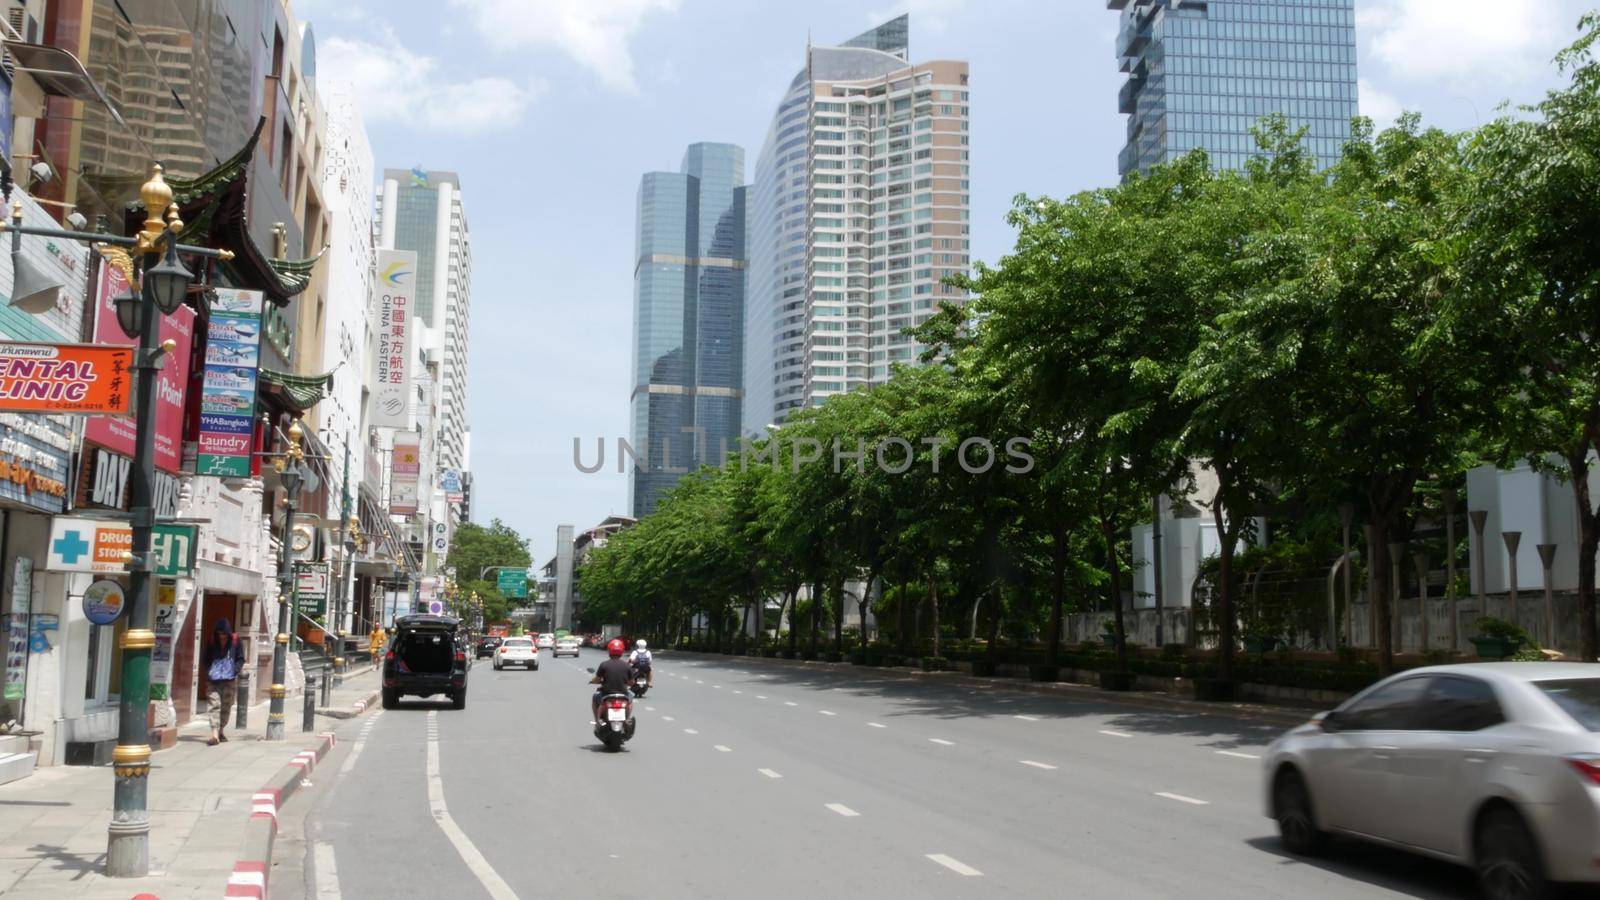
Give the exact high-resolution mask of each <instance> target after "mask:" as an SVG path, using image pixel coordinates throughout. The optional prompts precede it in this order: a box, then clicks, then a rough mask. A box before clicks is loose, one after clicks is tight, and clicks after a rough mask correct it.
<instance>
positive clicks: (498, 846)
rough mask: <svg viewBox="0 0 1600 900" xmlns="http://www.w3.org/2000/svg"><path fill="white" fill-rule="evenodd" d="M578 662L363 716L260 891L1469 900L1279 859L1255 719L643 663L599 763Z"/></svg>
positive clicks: (1435, 878)
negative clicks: (645, 675) (644, 690)
mask: <svg viewBox="0 0 1600 900" xmlns="http://www.w3.org/2000/svg"><path fill="white" fill-rule="evenodd" d="M602 658H603V657H601V656H600V655H599V654H598V652H596V651H591V650H585V651H584V656H583V657H582V658H581V659H579V660H573V659H561V660H555V659H551V658H550V656H549V654H548V652H547V653H545V654H544V655H543V662H542V667H541V669H540V670H539V671H537V672H524V671H520V670H508V671H505V672H495V671H493V669H492V668H491V667H490V666H489V665H487V664H486V663H479V664H478V665H476V666H475V667H474V668H473V669H472V672H471V675H470V681H469V685H470V688H469V696H468V703H467V708H466V709H465V710H462V711H454V710H451V709H450V708H449V706H448V704H446V703H442V702H440V703H435V702H431V701H426V700H408V701H406V702H405V703H404V704H403V705H402V706H401V707H400V708H398V709H395V710H390V711H386V712H382V713H380V714H378V715H376V716H375V717H372V718H369V719H368V720H366V722H365V723H363V724H362V725H361V726H360V730H359V732H355V733H353V734H351V735H347V736H345V737H343V738H342V739H341V746H340V748H339V749H338V750H336V751H335V754H334V755H333V756H330V758H329V759H328V760H327V761H325V762H324V763H323V764H322V767H321V768H320V769H319V771H320V772H323V773H326V772H327V771H328V770H329V768H330V767H336V768H337V769H338V770H339V774H338V776H337V777H335V778H331V779H330V778H328V777H326V776H325V775H324V776H323V777H321V778H319V779H318V784H317V786H316V788H315V789H314V790H312V791H311V792H309V794H310V800H309V802H308V803H307V805H306V807H305V808H304V809H303V810H299V811H296V812H295V814H294V819H295V821H291V822H290V823H289V824H288V825H287V826H286V834H285V838H284V839H281V841H280V843H281V849H280V851H279V856H280V857H281V856H282V855H284V853H285V851H288V852H289V853H290V854H292V855H296V856H303V858H295V859H293V860H291V862H290V863H289V864H287V865H284V866H281V867H279V868H278V869H275V874H274V881H273V890H272V895H273V896H274V897H283V898H289V897H301V896H307V897H310V896H318V897H332V896H345V897H357V898H360V897H393V896H450V897H485V896H487V897H511V896H516V897H523V898H531V897H541V896H553V895H567V896H583V897H629V898H634V897H638V896H649V897H651V898H653V900H660V898H678V897H684V898H689V897H712V898H720V897H730V898H731V897H746V896H751V895H752V894H757V893H759V894H760V895H761V896H763V897H772V898H789V897H802V896H805V897H812V896H815V894H816V891H817V890H818V889H819V887H820V888H823V889H825V890H827V891H829V892H830V895H831V896H832V897H834V898H841V897H863V898H865V897H870V898H884V897H938V898H944V897H949V898H966V897H972V898H978V897H984V898H991V897H1024V896H1027V897H1051V896H1069V895H1074V894H1076V895H1082V894H1083V892H1085V891H1092V892H1095V893H1094V894H1091V896H1096V895H1098V896H1118V897H1178V896H1183V897H1219V898H1221V897H1228V898H1234V897H1240V896H1295V897H1302V898H1305V897H1469V896H1473V885H1472V879H1471V877H1470V875H1469V874H1468V873H1467V872H1466V871H1465V870H1462V869H1457V868H1455V867H1452V866H1448V865H1444V864H1440V863H1435V862H1432V861H1427V860H1420V859H1417V858H1414V857H1411V856H1408V855H1405V854H1400V853H1396V852H1391V851H1388V850H1383V849H1378V848H1371V847H1366V846H1363V845H1358V844H1355V843H1349V842H1338V843H1336V844H1335V846H1334V847H1333V849H1332V850H1331V851H1330V852H1329V854H1328V855H1327V856H1326V857H1324V858H1321V859H1318V860H1316V861H1312V862H1306V861H1301V860H1297V859H1292V858H1289V857H1287V856H1285V855H1284V854H1283V853H1282V852H1281V851H1280V849H1279V847H1278V842H1277V839H1276V837H1275V836H1274V831H1273V824H1272V822H1271V821H1270V820H1268V819H1267V818H1265V817H1264V815H1263V814H1262V810H1261V805H1262V804H1261V799H1260V794H1261V788H1260V782H1261V778H1260V771H1259V770H1260V765H1261V763H1260V761H1259V759H1258V756H1259V754H1260V753H1261V751H1262V748H1263V747H1264V746H1265V744H1266V743H1267V742H1268V741H1269V740H1270V739H1271V738H1272V737H1273V735H1274V733H1275V729H1274V728H1272V727H1269V726H1263V725H1259V724H1252V723H1250V722H1246V721H1236V720H1231V719H1226V718H1218V717H1205V716H1190V715H1183V714H1177V713H1169V712H1159V711H1150V710H1143V709H1133V708H1130V707H1121V706H1116V705H1114V704H1099V703H1084V702H1081V701H1074V700H1070V699H1062V698H1054V697H1045V696H1039V695H1034V694H1025V693H1021V692H1009V691H981V692H980V691H973V690H969V689H968V688H966V687H964V686H956V685H952V684H949V683H945V684H940V683H938V682H937V681H932V682H930V681H928V680H923V679H904V680H894V681H890V680H871V681H862V680H859V679H853V678H851V677H850V672H848V671H834V672H815V671H811V670H800V669H797V668H793V667H779V666H773V665H764V664H762V663H761V662H760V661H751V660H745V659H743V658H737V657H728V658H722V659H718V658H705V657H692V658H689V657H678V658H674V657H671V656H666V657H660V658H658V662H657V672H656V684H657V688H656V690H655V691H653V692H652V693H650V694H649V695H648V696H647V697H645V698H644V699H643V700H641V701H638V703H637V716H638V718H639V724H638V731H637V734H636V736H635V738H634V740H633V741H632V742H630V743H629V744H628V745H627V748H626V750H625V751H624V752H622V753H617V754H610V753H605V752H603V751H602V749H601V748H600V747H599V745H598V744H597V743H596V742H595V740H594V737H593V734H592V732H591V730H590V726H589V715H588V697H589V693H590V691H591V688H589V687H588V686H587V684H586V682H587V679H588V677H589V676H588V673H587V672H585V671H584V667H585V666H593V665H595V664H596V663H597V662H599V660H600V659H602ZM296 802H297V803H299V802H301V801H299V800H297V801H296ZM302 817H303V818H302Z"/></svg>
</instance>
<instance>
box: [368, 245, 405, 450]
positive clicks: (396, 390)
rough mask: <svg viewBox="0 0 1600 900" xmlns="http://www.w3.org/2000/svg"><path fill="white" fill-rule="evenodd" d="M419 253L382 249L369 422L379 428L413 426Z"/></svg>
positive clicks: (375, 295)
mask: <svg viewBox="0 0 1600 900" xmlns="http://www.w3.org/2000/svg"><path fill="white" fill-rule="evenodd" d="M416 282H417V254H416V252H415V251H412V250H379V251H378V278H377V281H376V282H375V283H374V285H373V308H374V309H375V310H377V315H378V321H377V324H376V328H375V329H374V330H375V332H376V333H375V337H376V338H377V341H378V347H377V354H376V356H375V358H374V360H373V372H372V376H373V378H372V409H371V410H370V411H369V417H368V421H367V424H368V425H371V426H373V427H377V428H407V427H410V424H411V423H410V421H409V417H408V416H407V411H408V410H409V408H410V406H411V355H412V347H413V343H414V342H413V340H412V330H413V329H412V317H413V315H414V314H415V313H416V303H415V300H416Z"/></svg>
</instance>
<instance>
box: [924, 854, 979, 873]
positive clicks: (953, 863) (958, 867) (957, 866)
mask: <svg viewBox="0 0 1600 900" xmlns="http://www.w3.org/2000/svg"><path fill="white" fill-rule="evenodd" d="M928 858H929V859H931V860H933V861H934V862H936V863H938V864H939V865H941V866H944V867H945V868H946V869H949V870H950V871H952V872H954V873H956V874H957V875H965V876H967V877H969V878H971V877H974V876H978V875H982V874H983V873H982V872H979V871H978V870H977V869H974V868H973V867H971V866H969V865H967V864H966V863H964V862H962V861H961V860H959V859H955V858H953V857H949V856H945V855H944V854H943V853H929V854H928Z"/></svg>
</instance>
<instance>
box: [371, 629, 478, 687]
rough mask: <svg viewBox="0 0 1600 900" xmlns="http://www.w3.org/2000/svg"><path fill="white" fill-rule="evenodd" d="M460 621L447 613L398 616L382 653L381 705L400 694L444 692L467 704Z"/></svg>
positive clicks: (465, 660) (463, 648)
mask: <svg viewBox="0 0 1600 900" xmlns="http://www.w3.org/2000/svg"><path fill="white" fill-rule="evenodd" d="M464 639H465V638H464V634H463V632H462V628H461V621H460V620H459V619H453V618H451V617H449V616H430V615H415V616H400V617H399V618H396V619H395V620H394V637H392V638H390V640H389V650H388V652H387V653H385V654H384V655H383V708H384V709H394V707H395V705H396V704H397V703H399V702H400V698H401V697H407V696H410V697H427V696H431V695H433V694H444V695H446V696H448V697H449V698H450V701H451V704H452V705H453V706H454V708H456V709H465V708H466V706H467V665H468V663H467V653H466V649H465V647H464V645H463V643H462V642H463V640H464Z"/></svg>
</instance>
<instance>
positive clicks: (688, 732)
mask: <svg viewBox="0 0 1600 900" xmlns="http://www.w3.org/2000/svg"><path fill="white" fill-rule="evenodd" d="M683 733H684V734H699V733H700V732H698V731H695V730H694V729H693V728H685V729H684V730H683Z"/></svg>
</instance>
